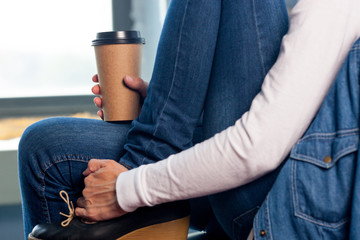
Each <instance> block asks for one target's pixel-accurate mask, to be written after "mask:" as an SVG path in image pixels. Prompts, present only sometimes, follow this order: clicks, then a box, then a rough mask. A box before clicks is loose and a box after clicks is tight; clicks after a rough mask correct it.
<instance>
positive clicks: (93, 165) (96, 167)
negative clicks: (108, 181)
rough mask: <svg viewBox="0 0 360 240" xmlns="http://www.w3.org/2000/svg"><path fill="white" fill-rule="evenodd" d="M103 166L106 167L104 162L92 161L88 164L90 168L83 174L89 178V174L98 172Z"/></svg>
mask: <svg viewBox="0 0 360 240" xmlns="http://www.w3.org/2000/svg"><path fill="white" fill-rule="evenodd" d="M103 166H104V160H99V159H91V160H90V161H89V163H88V167H87V168H86V169H85V171H84V172H83V175H84V176H88V175H89V174H91V173H94V172H96V171H97V170H99V169H100V168H102V167H103Z"/></svg>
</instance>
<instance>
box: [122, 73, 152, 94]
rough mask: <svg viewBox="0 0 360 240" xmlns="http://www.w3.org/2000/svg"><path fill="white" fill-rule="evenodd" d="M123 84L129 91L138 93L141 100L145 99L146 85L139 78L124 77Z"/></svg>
mask: <svg viewBox="0 0 360 240" xmlns="http://www.w3.org/2000/svg"><path fill="white" fill-rule="evenodd" d="M124 83H125V85H126V86H128V87H129V88H130V89H132V90H135V91H138V92H139V93H140V95H141V96H142V97H143V98H146V91H147V88H148V85H149V84H148V83H147V82H145V81H144V80H142V79H141V78H139V77H131V76H125V77H124Z"/></svg>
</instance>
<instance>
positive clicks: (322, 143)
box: [290, 131, 358, 229]
mask: <svg viewBox="0 0 360 240" xmlns="http://www.w3.org/2000/svg"><path fill="white" fill-rule="evenodd" d="M357 148H358V135H357V132H356V134H355V133H354V131H343V132H337V133H329V134H313V135H309V136H307V137H306V138H304V139H303V140H301V141H300V142H299V143H298V144H297V145H295V147H294V148H293V150H292V152H291V155H290V159H291V161H292V162H291V189H292V199H293V206H294V214H295V216H296V217H299V218H301V219H303V220H305V221H308V222H311V223H313V224H317V225H321V226H323V227H327V228H333V229H335V228H339V227H341V226H343V225H344V224H345V223H347V222H348V219H349V215H350V206H351V196H352V186H353V179H354V174H355V163H356V156H357Z"/></svg>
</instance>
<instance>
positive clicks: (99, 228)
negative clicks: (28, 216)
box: [28, 201, 190, 240]
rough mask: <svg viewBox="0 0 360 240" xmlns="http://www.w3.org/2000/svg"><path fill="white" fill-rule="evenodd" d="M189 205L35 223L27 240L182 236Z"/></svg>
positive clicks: (180, 239)
mask: <svg viewBox="0 0 360 240" xmlns="http://www.w3.org/2000/svg"><path fill="white" fill-rule="evenodd" d="M189 215H190V207H189V203H188V202H187V201H178V202H172V203H166V204H161V205H158V206H154V207H144V208H139V209H138V210H136V211H135V212H132V213H128V214H125V215H124V216H121V217H119V218H115V219H112V220H108V221H103V222H97V223H94V224H87V223H84V222H82V221H81V219H79V218H74V219H72V220H71V222H70V223H69V225H68V226H66V227H63V226H61V223H43V224H39V225H36V226H35V227H34V229H33V230H32V232H31V233H30V234H29V237H28V239H29V240H63V239H68V240H82V239H84V240H85V239H86V240H95V239H96V240H99V239H101V240H137V239H141V240H186V238H187V233H188V228H189V219H190V217H189Z"/></svg>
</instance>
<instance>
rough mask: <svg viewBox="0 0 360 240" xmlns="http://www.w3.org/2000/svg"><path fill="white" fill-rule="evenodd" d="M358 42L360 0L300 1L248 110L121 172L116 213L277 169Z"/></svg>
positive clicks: (216, 189) (207, 191) (224, 186)
mask: <svg viewBox="0 0 360 240" xmlns="http://www.w3.org/2000/svg"><path fill="white" fill-rule="evenodd" d="M359 37H360V0H300V1H299V2H298V3H297V5H296V6H295V7H294V8H293V9H292V11H291V13H290V28H289V31H288V33H287V34H286V35H285V36H284V38H283V41H282V45H281V50H280V55H279V57H278V59H277V61H276V63H275V64H274V66H273V67H272V68H271V70H270V71H269V73H268V74H267V75H266V77H265V80H264V83H263V85H262V89H261V92H260V93H259V94H258V95H257V96H256V97H255V98H254V100H253V102H252V105H251V108H250V110H249V111H248V112H246V113H245V114H244V115H243V116H242V117H241V118H240V119H239V120H238V121H236V123H235V125H234V126H231V127H229V128H227V129H226V130H224V131H222V132H221V133H219V134H217V135H215V136H214V137H212V138H210V139H209V140H207V141H205V142H203V143H200V144H197V145H195V146H194V147H192V148H190V149H188V150H185V151H183V152H181V153H178V154H175V155H171V156H170V157H168V158H167V159H165V160H163V161H160V162H157V163H154V164H149V165H143V166H140V167H139V168H136V169H133V170H130V171H128V172H125V173H121V174H120V175H119V177H118V178H117V182H116V190H117V200H118V203H119V205H120V207H121V208H122V209H124V210H125V211H128V212H131V211H134V210H135V209H137V208H138V207H142V206H152V205H156V204H160V203H164V202H168V201H174V200H180V199H188V198H193V197H198V196H205V195H209V194H213V193H217V192H222V191H225V190H228V189H231V188H235V187H238V186H241V185H244V184H246V183H248V182H251V181H253V180H255V179H257V178H259V177H261V176H263V175H264V174H266V173H268V172H269V171H272V170H274V169H275V168H276V167H278V166H279V165H280V163H281V162H282V161H283V160H284V158H285V157H286V156H287V155H288V153H289V152H290V150H291V148H292V147H293V145H294V144H295V143H296V141H297V140H298V139H299V138H300V137H301V136H302V135H303V134H304V132H305V130H306V129H307V127H308V126H309V124H310V122H311V120H312V119H313V118H314V116H315V114H316V112H317V111H318V109H319V107H320V106H321V103H322V101H323V99H324V98H325V96H326V94H327V92H328V90H329V88H330V86H331V85H332V83H333V81H334V79H335V77H336V75H337V73H338V71H339V69H340V67H341V65H342V63H343V61H344V59H345V58H346V56H347V54H348V52H349V50H350V49H351V47H352V45H353V44H354V43H355V41H356V40H357V39H358V38H359Z"/></svg>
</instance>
